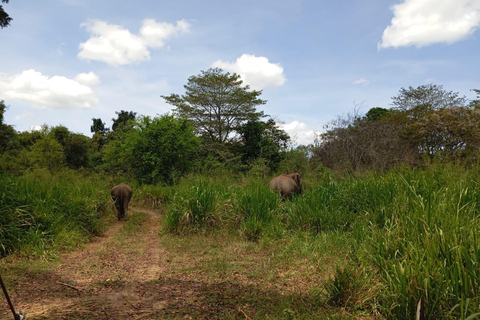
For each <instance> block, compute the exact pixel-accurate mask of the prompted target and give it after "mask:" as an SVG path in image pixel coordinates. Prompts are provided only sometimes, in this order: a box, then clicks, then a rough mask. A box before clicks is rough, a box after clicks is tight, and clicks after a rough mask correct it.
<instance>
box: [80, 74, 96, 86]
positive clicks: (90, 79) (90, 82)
mask: <svg viewBox="0 0 480 320" xmlns="http://www.w3.org/2000/svg"><path fill="white" fill-rule="evenodd" d="M75 81H77V82H78V83H80V84H83V85H86V86H95V85H97V84H99V83H100V79H99V78H98V76H97V75H96V74H95V73H94V72H92V71H90V72H89V73H80V74H78V75H77V76H76V77H75Z"/></svg>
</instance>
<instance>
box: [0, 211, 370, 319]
mask: <svg viewBox="0 0 480 320" xmlns="http://www.w3.org/2000/svg"><path fill="white" fill-rule="evenodd" d="M130 214H131V216H130V219H129V221H128V222H117V223H115V224H114V225H113V226H112V227H111V228H110V229H109V230H108V231H107V232H106V233H105V234H104V235H103V236H101V237H97V238H95V239H94V240H93V241H92V242H91V243H89V244H88V245H86V246H85V247H83V248H81V249H78V250H76V251H73V252H70V253H67V254H64V255H62V256H61V257H60V258H59V259H58V261H57V262H56V263H52V262H48V261H47V262H44V263H42V262H38V261H37V262H35V263H34V264H29V263H28V262H27V263H26V262H18V261H15V259H10V260H8V259H7V260H5V261H1V265H0V267H1V268H2V269H1V270H4V272H5V273H6V275H7V277H6V278H7V281H6V282H7V286H8V288H9V292H10V294H11V298H12V300H13V303H14V305H15V307H16V309H17V311H19V310H23V311H25V312H27V319H29V320H32V319H95V320H100V319H333V318H335V319H343V318H352V319H353V318H355V317H353V315H350V314H348V313H346V312H344V311H343V310H341V309H338V308H337V309H332V308H329V307H327V306H326V305H325V304H324V303H322V298H321V295H320V294H318V295H317V294H312V292H315V290H317V291H318V292H320V291H321V290H319V288H322V284H323V283H324V282H325V281H327V280H328V279H329V278H330V277H331V276H332V270H333V267H334V261H328V257H326V258H324V259H322V260H321V261H320V260H319V261H317V262H312V261H307V260H302V259H298V257H297V256H295V258H294V257H293V255H290V254H289V253H288V252H278V248H277V249H275V248H265V247H261V246H258V245H257V244H252V243H249V242H246V241H242V240H240V239H237V238H232V239H229V237H228V236H225V235H223V236H219V235H190V236H184V237H178V236H171V235H162V234H161V233H160V230H161V224H160V223H161V222H160V221H161V219H159V217H160V212H157V211H154V210H149V209H142V208H132V209H131V210H130ZM290 257H291V258H290ZM4 278H5V277H4ZM1 298H2V300H3V297H1ZM3 305H5V308H4V307H3ZM357 316H358V315H357ZM12 318H13V317H12V315H11V313H9V310H8V308H7V304H6V302H5V303H4V304H3V301H2V304H0V319H2V320H3V319H12ZM356 318H358V317H356ZM362 318H366V317H363V316H362ZM367 318H368V317H367Z"/></svg>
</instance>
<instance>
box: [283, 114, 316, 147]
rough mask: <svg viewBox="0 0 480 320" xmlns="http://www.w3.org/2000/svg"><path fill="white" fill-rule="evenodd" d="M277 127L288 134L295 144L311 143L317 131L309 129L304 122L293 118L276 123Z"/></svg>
mask: <svg viewBox="0 0 480 320" xmlns="http://www.w3.org/2000/svg"><path fill="white" fill-rule="evenodd" d="M278 127H279V128H280V129H282V130H284V131H285V132H286V133H288V134H289V135H290V138H291V139H292V140H293V141H295V142H296V143H297V144H304V145H307V144H311V143H313V142H314V139H315V135H316V134H318V133H319V132H318V131H315V130H313V129H311V128H310V127H309V126H308V125H307V124H306V123H305V122H300V121H297V120H294V121H292V122H290V123H278Z"/></svg>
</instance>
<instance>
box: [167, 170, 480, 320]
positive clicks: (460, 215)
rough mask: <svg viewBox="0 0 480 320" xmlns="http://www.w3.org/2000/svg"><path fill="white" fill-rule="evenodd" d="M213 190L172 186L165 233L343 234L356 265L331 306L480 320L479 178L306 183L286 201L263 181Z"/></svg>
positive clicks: (346, 270)
mask: <svg viewBox="0 0 480 320" xmlns="http://www.w3.org/2000/svg"><path fill="white" fill-rule="evenodd" d="M200 180H201V179H200ZM206 181H207V180H206ZM208 181H209V182H208V183H205V182H203V183H199V182H198V181H196V182H195V181H192V180H190V181H185V184H183V185H179V186H176V187H175V188H177V189H176V192H175V196H174V197H171V199H172V201H170V202H169V204H168V205H169V212H168V214H167V217H166V221H167V222H166V224H167V225H170V226H179V225H183V226H189V228H191V229H192V230H199V228H198V226H202V225H205V221H215V225H216V226H217V227H224V229H225V230H234V232H238V231H241V232H240V234H241V235H243V236H244V237H245V238H246V239H248V240H250V241H258V240H260V239H262V237H265V236H271V235H272V233H273V234H274V235H275V236H276V237H291V236H292V235H293V234H295V233H307V234H309V235H310V236H309V237H311V236H313V237H318V236H322V235H324V234H331V233H332V232H334V233H337V234H345V239H350V240H352V239H353V241H352V243H351V244H350V245H351V254H350V255H349V256H346V257H345V258H344V259H347V260H348V259H351V261H350V262H347V264H346V265H345V262H344V264H343V267H341V268H340V267H339V268H337V272H336V273H335V275H334V277H333V279H332V282H331V283H330V285H327V286H326V289H325V290H326V292H327V296H329V297H328V298H327V301H330V302H331V303H333V304H335V305H342V304H343V306H344V307H346V308H356V309H362V310H375V312H378V313H381V314H382V315H383V316H384V317H385V318H387V319H416V318H417V317H418V318H419V319H469V320H471V319H474V318H475V317H477V316H478V318H479V319H480V316H479V313H480V243H479V241H480V183H479V181H480V170H478V169H476V168H469V169H467V168H463V167H459V166H454V165H437V166H431V167H429V168H426V169H411V168H400V169H396V170H392V171H390V172H387V173H368V174H365V175H363V176H361V177H346V178H342V179H335V178H333V177H332V175H323V176H322V177H321V178H320V179H312V178H310V179H309V177H308V176H307V177H306V178H305V181H307V182H308V184H307V186H308V187H307V188H305V192H304V193H303V194H302V195H298V196H296V197H294V198H293V199H292V200H291V201H285V202H282V201H281V199H280V198H279V197H278V196H277V195H276V194H275V193H273V192H271V191H270V190H269V189H268V181H266V180H263V179H257V180H255V179H253V180H246V182H245V183H243V184H241V185H238V186H237V187H235V188H227V184H226V183H225V182H221V183H217V182H216V181H213V180H212V179H210V180H208ZM231 227H233V228H231ZM173 230H175V228H173ZM309 237H306V238H309ZM350 240H349V241H350ZM329 248H332V246H329ZM319 250H320V249H319ZM358 270H362V273H357V272H356V271H358ZM363 278H366V279H367V280H364V279H363ZM369 288H375V290H371V289H369ZM362 290H367V291H368V292H361V291H362ZM372 292H374V293H375V294H376V295H377V296H376V297H374V298H372V296H371V294H372ZM349 295H350V296H349ZM365 297H368V299H367V298H365ZM352 301H354V302H355V303H354V304H353V306H352ZM362 303H363V304H365V305H363V306H362V305H361V304H362Z"/></svg>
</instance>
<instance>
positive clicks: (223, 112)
mask: <svg viewBox="0 0 480 320" xmlns="http://www.w3.org/2000/svg"><path fill="white" fill-rule="evenodd" d="M184 88H185V90H186V92H185V94H184V95H182V96H179V95H178V94H171V95H170V96H162V98H164V99H165V101H166V102H167V103H169V104H171V105H173V106H175V107H176V109H175V110H174V112H175V113H176V114H177V115H178V116H180V117H183V118H186V119H188V120H190V121H191V122H192V123H193V125H194V127H195V130H196V131H197V132H198V133H199V134H200V135H203V136H206V137H208V138H209V139H210V140H211V141H212V142H220V143H225V142H226V141H227V140H228V139H231V138H232V135H233V136H236V135H237V134H238V130H239V128H240V127H241V126H242V125H243V124H244V123H245V122H246V121H248V120H252V119H259V118H260V117H262V116H263V112H258V111H257V110H256V106H258V105H261V104H265V103H266V101H265V100H262V99H260V98H259V96H260V95H261V93H262V92H261V91H257V90H253V91H249V86H248V85H247V86H242V80H240V76H239V75H237V74H233V75H232V74H230V73H228V72H224V71H223V70H222V69H218V68H213V69H212V68H211V69H208V70H207V71H202V72H201V74H199V75H197V76H191V77H190V78H188V83H187V84H186V85H185V86H184Z"/></svg>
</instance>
